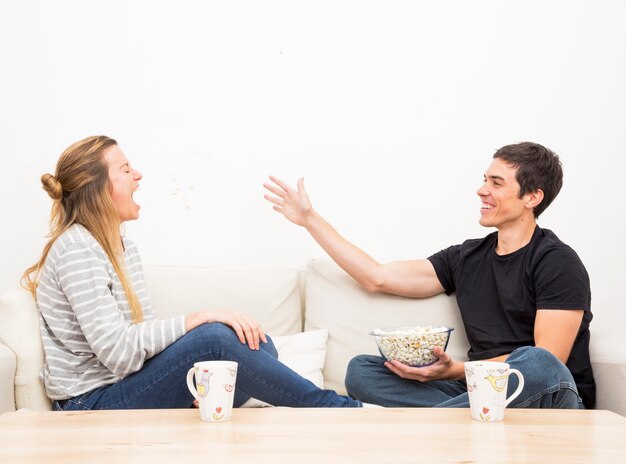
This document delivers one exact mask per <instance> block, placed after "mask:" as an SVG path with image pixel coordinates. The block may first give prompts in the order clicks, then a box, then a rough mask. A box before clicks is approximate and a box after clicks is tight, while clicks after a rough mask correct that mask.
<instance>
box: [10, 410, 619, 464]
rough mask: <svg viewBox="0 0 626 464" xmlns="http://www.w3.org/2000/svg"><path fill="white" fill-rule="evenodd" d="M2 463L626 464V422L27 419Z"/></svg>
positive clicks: (554, 418) (417, 415)
mask: <svg viewBox="0 0 626 464" xmlns="http://www.w3.org/2000/svg"><path fill="white" fill-rule="evenodd" d="M0 462H1V463H3V464H4V463H6V464H9V463H20V464H22V463H24V464H26V463H36V464H43V463H63V464H68V463H107V464H113V463H124V462H132V463H150V464H158V463H168V464H182V463H192V462H195V463H197V462H203V463H204V462H206V463H211V464H216V463H225V464H234V463H246V464H254V463H271V464H276V463H281V462H285V463H287V462H288V463H290V464H304V463H316V464H326V463H345V462H354V463H359V464H363V463H386V462H389V463H405V462H406V463H408V462H427V463H438V462H450V463H452V462H454V463H461V462H464V463H470V462H471V463H483V462H484V463H509V462H510V463H522V462H529V463H534V464H538V463H544V462H545V463H551V464H552V463H557V462H558V463H561V462H563V463H585V464H589V463H595V462H597V463H602V464H606V463H624V462H626V418H624V417H622V416H620V415H617V414H615V413H612V412H609V411H565V410H530V409H510V410H507V412H506V418H505V421H504V422H499V423H480V422H476V421H473V420H472V419H471V418H470V415H469V410H468V409H408V408H386V409H382V408H381V409H289V408H264V409H237V410H235V411H234V412H233V417H232V420H231V421H230V422H224V423H204V422H201V421H200V419H199V413H198V411H197V410H193V409H189V410H171V409H170V410H143V411H140V410H133V411H86V412H31V411H18V412H12V413H5V414H3V415H1V416H0Z"/></svg>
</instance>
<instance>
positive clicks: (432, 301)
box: [0, 261, 626, 415]
mask: <svg viewBox="0 0 626 464" xmlns="http://www.w3.org/2000/svg"><path fill="white" fill-rule="evenodd" d="M146 280H147V283H148V289H149V292H150V296H151V300H152V304H153V306H154V308H155V310H156V311H157V314H158V315H159V317H168V316H170V315H174V314H179V313H184V312H189V311H194V310H198V309H202V308H209V307H225V308H232V309H237V310H241V311H245V312H247V313H249V314H251V315H253V316H254V317H255V318H256V319H257V320H258V321H259V322H260V323H261V324H262V326H263V327H264V329H265V331H266V332H267V333H268V334H270V335H271V336H272V337H273V338H274V340H275V342H276V345H277V348H278V351H279V359H281V360H282V361H283V362H285V363H286V364H288V365H290V366H291V367H292V368H294V369H295V370H296V371H298V372H300V373H301V374H302V375H304V376H305V377H307V378H309V379H311V380H312V381H314V382H315V383H316V384H318V385H322V384H323V385H324V387H325V388H330V389H333V390H336V391H338V392H342V393H345V387H344V376H345V369H346V366H347V363H348V361H349V360H350V358H352V357H353V356H354V355H356V354H360V353H372V354H376V353H377V349H376V344H375V342H374V340H373V338H372V337H371V336H370V335H368V332H369V331H370V330H371V329H373V328H377V327H389V326H403V325H418V324H432V325H447V326H450V327H454V329H455V330H454V331H453V332H452V336H451V338H450V344H449V346H448V352H449V353H451V355H452V356H453V357H455V358H456V359H458V360H465V359H467V358H466V352H467V348H468V344H467V340H466V337H465V332H464V330H463V326H462V324H461V320H460V317H459V314H458V309H457V307H456V302H455V300H454V298H453V297H447V296H445V295H440V296H437V297H434V298H429V299H425V300H416V299H409V298H402V297H395V296H390V295H380V294H369V293H367V292H366V291H364V290H362V289H361V288H360V287H359V286H358V285H357V284H356V283H355V282H354V281H353V280H352V279H351V278H350V277H349V276H348V275H347V274H346V273H345V272H343V271H342V270H341V269H339V268H338V267H337V266H336V265H334V264H333V263H330V262H327V261H311V262H310V263H309V264H308V266H307V268H306V270H299V269H245V270H237V269H235V270H232V269H230V270H229V269H209V268H180V267H147V268H146ZM593 328H594V327H593V324H592V350H591V356H592V362H593V368H594V371H595V376H596V382H597V385H598V408H599V409H609V410H612V411H614V412H617V413H619V414H622V415H626V395H625V394H624V393H625V392H626V388H625V387H624V386H625V385H626V353H625V352H624V350H623V349H622V348H621V344H618V340H617V336H618V332H617V330H615V331H608V332H605V333H600V334H598V333H596V332H595V331H594V330H593ZM303 331H304V332H306V333H304V334H301V332H303ZM297 334H299V335H297ZM0 340H1V341H0V413H1V412H5V411H13V410H15V409H20V408H28V409H49V408H50V403H49V401H48V400H47V398H46V397H45V395H44V393H43V389H42V387H41V384H40V381H39V377H38V374H39V370H40V368H41V365H42V363H43V353H42V349H41V341H40V338H39V329H38V322H37V313H36V307H35V305H34V302H33V300H32V298H31V297H30V295H29V294H28V293H27V292H26V291H24V290H21V289H15V290H13V291H10V292H7V293H5V294H4V295H2V296H1V297H0Z"/></svg>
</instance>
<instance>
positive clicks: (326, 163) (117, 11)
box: [0, 0, 626, 327]
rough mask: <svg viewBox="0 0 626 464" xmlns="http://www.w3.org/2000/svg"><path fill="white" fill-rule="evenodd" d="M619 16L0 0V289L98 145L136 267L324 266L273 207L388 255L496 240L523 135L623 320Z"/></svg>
mask: <svg viewBox="0 0 626 464" xmlns="http://www.w3.org/2000/svg"><path fill="white" fill-rule="evenodd" d="M625 20H626V3H624V2H621V1H614V2H609V1H593V2H592V1H588V2H582V1H551V2H544V1H525V2H508V1H480V2H477V1H474V2H468V1H464V0H458V1H440V2H419V1H407V2H401V1H376V2H374V1H338V0H332V1H320V0H317V1H310V2H301V1H293V0H290V1H223V2H217V1H213V2H210V1H200V0H197V1H190V0H187V1H119V0H115V1H111V0H109V1H106V2H104V1H102V2H95V1H83V0H76V1H66V0H65V1H61V0H55V1H53V2H51V1H24V0H19V1H17V0H15V1H6V0H4V1H2V2H1V3H0V52H1V53H0V57H1V64H0V66H1V73H0V84H1V85H0V118H1V120H0V131H1V134H0V135H1V138H0V141H1V143H0V155H1V161H0V168H1V171H0V172H1V173H2V179H1V181H0V189H1V191H0V192H1V194H2V200H1V203H0V204H1V205H2V215H1V217H2V225H1V228H0V233H1V234H2V235H1V239H0V257H1V261H0V263H1V264H0V291H4V290H6V289H9V288H12V287H15V286H17V284H18V280H19V276H20V275H21V273H22V271H23V270H24V269H25V268H26V267H27V266H28V265H30V264H32V263H33V262H35V261H36V260H37V259H38V257H39V255H40V252H41V248H42V246H43V244H44V236H45V234H46V233H47V220H48V214H49V209H50V206H51V200H50V199H49V198H48V197H47V195H46V194H45V192H43V191H42V190H41V186H40V182H39V176H40V175H41V174H43V173H44V172H52V173H53V172H54V168H55V164H56V160H57V159H58V156H59V155H60V153H61V152H62V151H63V150H64V149H65V148H66V147H67V146H68V145H69V144H71V143H72V142H74V141H76V140H78V139H80V138H83V137H85V136H88V135H94V134H106V135H109V136H111V137H113V138H115V139H117V140H118V142H119V144H120V147H121V148H122V150H123V151H124V152H125V153H126V155H127V156H128V158H129V159H130V161H131V163H133V164H134V165H135V167H137V168H138V169H139V170H140V171H141V172H142V173H143V174H144V180H143V181H142V189H141V191H139V192H138V193H137V195H136V196H135V198H136V200H137V202H138V203H140V204H141V205H142V210H141V219H140V221H138V222H136V223H132V224H129V225H128V226H127V227H126V234H127V235H128V236H130V237H132V238H133V239H134V240H135V241H136V242H137V244H138V245H139V247H140V249H141V250H142V254H143V258H144V262H145V263H146V264H185V265H204V266H212V267H239V266H257V265H258V266H266V265H268V266H277V265H280V266H282V265H287V266H295V267H304V266H305V264H306V261H307V260H308V259H310V258H321V257H323V256H324V254H323V252H322V251H321V250H320V248H319V247H318V246H317V245H316V244H315V243H314V241H313V240H312V239H311V238H310V237H308V236H307V234H306V232H305V231H304V230H301V229H299V228H298V227H296V226H295V225H292V224H290V223H288V222H287V221H286V220H285V219H284V218H282V217H280V216H279V215H278V214H276V213H275V212H274V211H272V209H271V207H270V205H269V204H268V203H267V202H266V201H265V200H264V199H263V193H264V190H263V188H262V183H263V182H264V180H265V178H266V177H267V176H268V175H269V174H274V175H276V176H279V177H281V178H283V179H285V180H286V181H288V182H289V183H291V184H295V182H296V180H297V178H298V177H299V176H304V177H305V179H306V186H307V189H308V191H309V193H310V195H311V198H312V201H313V204H314V207H315V208H316V209H317V210H318V211H319V212H320V213H321V214H322V215H324V216H325V217H326V218H327V219H328V220H329V221H330V222H331V223H332V224H333V225H334V226H335V227H336V228H337V229H338V230H339V231H340V232H341V233H342V234H343V235H344V236H346V237H347V238H349V239H350V240H352V241H353V242H355V243H356V244H357V245H359V246H360V247H362V248H363V249H365V250H367V251H368V252H369V253H371V254H372V255H373V256H374V257H375V258H377V259H378V260H380V261H390V260H396V259H408V258H423V257H426V256H428V255H430V254H431V253H433V252H435V251H438V250H440V249H442V248H444V247H446V246H449V245H451V244H455V243H459V242H461V241H462V240H464V239H466V238H473V237H480V236H483V235H485V234H486V233H488V232H490V231H491V230H486V229H483V228H481V227H480V226H479V224H478V217H479V208H480V202H479V200H478V197H477V196H476V194H475V191H476V189H477V188H478V187H479V186H480V184H481V181H482V175H483V173H484V171H485V169H486V168H487V166H488V165H489V163H490V160H491V156H492V155H493V152H494V151H495V150H496V149H497V148H499V147H501V146H502V145H505V144H509V143H515V142H520V141H524V140H531V141H535V142H539V143H542V144H544V145H546V146H548V147H549V148H551V149H553V150H555V151H556V152H557V153H558V154H559V155H560V156H561V159H562V162H563V165H564V172H565V184H564V187H563V190H562V191H561V194H560V195H559V197H557V199H556V200H555V202H554V203H553V204H552V206H551V207H550V208H549V209H548V210H547V211H546V212H545V213H544V215H543V216H542V217H541V218H540V225H541V226H542V227H546V228H550V229H552V230H554V231H555V232H556V233H557V235H558V236H559V237H560V238H561V239H562V240H563V241H565V242H566V243H568V244H569V245H571V246H572V247H573V248H574V249H575V250H576V251H577V252H578V254H579V255H580V257H581V258H582V260H583V262H584V263H585V265H586V267H587V269H588V271H589V274H590V276H591V280H592V291H593V310H594V313H595V315H596V321H595V323H596V324H603V325H604V326H606V327H611V326H615V324H618V323H620V322H623V321H624V317H623V316H622V314H623V310H624V308H623V306H624V305H623V289H624V287H625V286H626V270H625V264H626V252H625V251H624V238H625V237H626V207H625V206H624V198H625V196H626V195H625V194H624V171H623V169H624V166H625V164H626V163H625V162H624V154H625V148H624V147H625V145H626V144H625V142H626V140H625V133H626V131H625V122H626V28H625V27H624V23H625Z"/></svg>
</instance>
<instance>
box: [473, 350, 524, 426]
mask: <svg viewBox="0 0 626 464" xmlns="http://www.w3.org/2000/svg"><path fill="white" fill-rule="evenodd" d="M509 374H515V375H517V378H518V379H519V385H518V387H517V389H516V390H515V392H513V394H512V395H511V396H510V397H508V398H507V397H506V393H507V387H508V384H509ZM465 381H466V382H467V395H468V396H469V403H470V409H471V412H472V419H474V420H477V421H481V422H496V421H501V420H504V409H505V408H506V407H507V405H508V404H509V403H510V402H511V401H513V400H514V399H515V398H517V397H518V396H519V394H520V393H521V392H522V389H523V388H524V376H523V375H522V373H521V372H520V371H518V370H517V369H511V367H510V366H509V365H508V364H507V363H503V362H491V361H471V362H466V363H465Z"/></svg>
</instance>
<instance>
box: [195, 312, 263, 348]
mask: <svg viewBox="0 0 626 464" xmlns="http://www.w3.org/2000/svg"><path fill="white" fill-rule="evenodd" d="M211 322H221V323H222V324H225V325H227V326H229V327H231V328H232V329H233V330H234V331H235V333H236V334H237V337H238V338H239V341H240V342H241V343H248V346H249V347H250V349H251V350H258V349H259V345H260V342H261V341H262V342H263V343H267V338H265V333H264V332H263V329H262V328H261V326H260V325H259V323H258V322H257V321H255V320H254V319H252V318H251V317H249V316H248V315H246V314H243V313H239V312H234V311H228V310H214V311H198V312H195V313H190V314H187V317H186V329H187V331H190V330H191V329H195V328H196V327H198V326H199V325H202V324H207V323H211Z"/></svg>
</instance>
